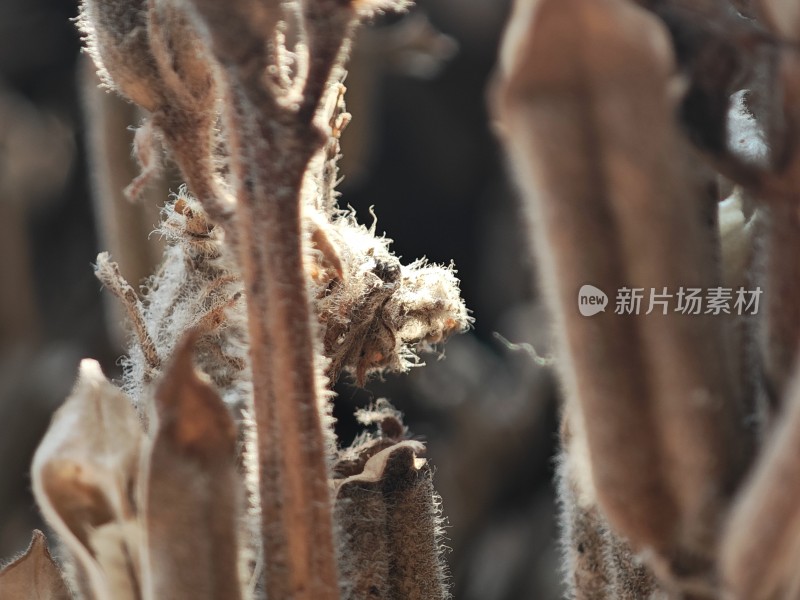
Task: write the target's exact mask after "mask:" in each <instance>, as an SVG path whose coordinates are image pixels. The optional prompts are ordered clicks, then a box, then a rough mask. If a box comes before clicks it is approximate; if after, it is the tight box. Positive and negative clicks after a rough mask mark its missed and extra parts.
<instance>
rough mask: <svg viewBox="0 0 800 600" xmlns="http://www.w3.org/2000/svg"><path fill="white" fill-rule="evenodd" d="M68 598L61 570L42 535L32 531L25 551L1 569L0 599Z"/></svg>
mask: <svg viewBox="0 0 800 600" xmlns="http://www.w3.org/2000/svg"><path fill="white" fill-rule="evenodd" d="M71 597H72V595H71V594H70V593H69V590H68V589H67V586H66V584H65V583H64V578H63V577H62V575H61V570H60V569H59V568H58V566H57V565H56V563H55V562H54V561H53V558H52V557H51V556H50V552H49V551H48V549H47V540H46V539H45V537H44V534H43V533H42V532H41V531H39V530H38V529H37V530H35V531H34V532H33V538H32V539H31V544H30V546H28V549H27V550H26V551H25V554H23V555H22V556H20V557H19V558H18V559H16V560H15V561H14V562H12V563H11V564H9V565H6V567H4V568H3V569H2V570H0V598H3V600H29V599H31V598H36V600H69V599H70V598H71Z"/></svg>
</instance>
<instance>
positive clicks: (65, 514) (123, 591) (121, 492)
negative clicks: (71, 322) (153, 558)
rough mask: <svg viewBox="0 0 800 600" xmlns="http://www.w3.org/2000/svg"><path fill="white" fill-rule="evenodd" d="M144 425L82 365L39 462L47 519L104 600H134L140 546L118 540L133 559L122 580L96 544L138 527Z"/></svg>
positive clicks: (38, 491)
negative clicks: (101, 535) (126, 526)
mask: <svg viewBox="0 0 800 600" xmlns="http://www.w3.org/2000/svg"><path fill="white" fill-rule="evenodd" d="M141 436H142V433H141V425H140V423H139V419H138V416H137V414H136V411H135V410H134V409H133V407H132V406H131V404H130V401H129V400H128V398H127V397H126V396H125V394H124V393H122V391H121V390H119V389H118V388H117V387H116V386H114V385H112V384H111V383H110V382H109V381H108V380H106V378H105V377H104V376H103V373H102V371H101V370H100V365H98V364H97V362H95V361H93V360H84V361H82V362H81V366H80V374H79V377H78V382H77V384H76V385H75V389H74V390H73V392H72V394H71V395H70V397H69V398H68V399H67V401H66V402H65V403H64V405H63V406H62V407H61V408H60V409H59V410H58V411H57V412H56V414H55V416H54V417H53V422H52V423H51V425H50V429H49V430H48V431H47V434H46V435H45V437H44V439H43V440H42V442H41V444H40V445H39V448H38V449H37V451H36V454H35V456H34V459H33V466H32V479H33V491H34V495H35V496H36V500H37V502H38V504H39V507H40V508H41V510H42V513H43V515H44V517H45V519H46V520H47V521H48V523H49V524H50V526H51V527H52V528H53V529H54V530H55V531H56V533H58V535H59V537H60V538H61V539H62V540H63V541H64V543H65V544H66V546H67V548H68V549H69V551H70V553H71V554H72V555H73V556H74V557H75V558H76V559H77V561H78V565H79V568H80V569H82V570H83V575H84V576H85V579H87V580H88V584H89V586H90V587H91V589H92V590H93V592H94V593H95V594H96V595H97V596H99V597H109V594H110V593H111V590H110V588H109V578H111V579H113V580H115V581H127V585H126V586H122V585H115V587H114V594H113V596H114V597H115V598H120V599H122V598H135V597H136V595H137V594H136V591H135V590H137V589H138V583H137V576H136V571H137V566H136V564H135V558H134V557H136V556H137V554H138V551H137V549H136V548H135V541H134V540H129V539H126V538H124V537H120V538H119V539H118V543H119V544H120V545H121V546H122V548H120V550H119V552H121V553H123V554H124V555H125V556H127V557H129V560H128V561H127V563H126V565H125V572H124V573H121V574H120V573H106V572H105V571H104V569H103V566H102V565H101V562H102V560H101V557H99V556H98V553H97V548H95V547H94V546H93V540H92V536H93V535H94V533H95V532H96V530H98V529H99V528H102V527H104V526H109V525H115V524H122V523H127V522H130V521H132V520H133V519H135V507H134V504H133V499H132V496H131V494H132V491H133V489H134V487H135V482H136V478H137V471H138V463H139V447H140V440H141Z"/></svg>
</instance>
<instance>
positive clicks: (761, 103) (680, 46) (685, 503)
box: [494, 0, 800, 600]
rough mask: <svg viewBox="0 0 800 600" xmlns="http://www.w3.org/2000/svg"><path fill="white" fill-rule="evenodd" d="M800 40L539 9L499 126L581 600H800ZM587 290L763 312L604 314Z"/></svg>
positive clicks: (708, 10) (592, 4)
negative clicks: (758, 292)
mask: <svg viewBox="0 0 800 600" xmlns="http://www.w3.org/2000/svg"><path fill="white" fill-rule="evenodd" d="M798 25H800V22H799V21H798V12H797V6H796V3H795V2H790V1H785V0H753V1H747V0H744V1H741V2H735V1H731V2H728V1H727V0H703V1H699V2H698V1H693V2H687V1H684V0H641V1H634V0H530V1H519V2H518V3H517V6H516V10H515V14H514V17H513V18H512V21H511V25H510V27H509V29H508V31H507V34H506V40H505V43H504V47H503V52H502V57H501V66H500V73H499V76H498V82H497V86H496V88H495V95H494V111H495V115H496V116H497V118H498V123H499V127H500V130H501V136H502V137H503V139H504V142H505V144H506V147H507V150H508V153H509V156H510V159H511V164H512V168H513V171H514V173H515V175H516V177H517V180H518V182H519V185H520V188H521V190H522V194H523V196H524V198H525V206H526V212H527V215H528V218H529V221H530V225H531V231H532V234H531V235H532V237H533V238H534V242H535V248H536V254H537V257H538V264H539V267H540V270H541V277H542V287H543V290H544V292H545V294H546V295H547V301H548V304H549V307H550V309H551V314H552V317H553V320H554V333H555V338H556V340H557V342H558V345H559V349H560V358H559V360H558V370H559V371H560V375H561V380H562V382H563V388H564V395H565V398H566V400H565V405H564V408H563V423H562V432H561V444H562V456H561V458H560V461H559V479H560V483H559V494H560V497H561V503H562V517H563V524H562V531H563V552H564V570H565V574H566V579H567V583H568V585H569V587H570V593H569V595H570V597H571V598H581V599H604V598H608V599H612V598H613V599H634V598H637V599H638V598H686V599H689V598H691V599H700V598H725V599H738V600H767V599H778V598H786V599H792V598H798V597H800V585H798V581H800V579H798V576H797V561H798V560H800V555H799V554H798V549H799V548H800V545H798V542H800V536H799V535H798V531H797V523H798V519H797V517H798V507H800V495H798V482H800V471H798V469H800V463H798V452H799V451H800V447H798V443H799V442H798V440H800V422H798V414H799V411H800V390H798V385H800V382H799V381H798V373H800V369H798V359H800V357H798V352H797V349H798V342H800V318H798V315H800V312H799V311H800V293H798V290H799V289H800V288H798V281H800V277H799V276H800V253H798V243H800V217H799V215H800V212H798V204H797V193H798V191H797V190H798V188H797V185H798V179H797V165H798V164H800V163H798V153H797V140H798V139H799V138H798V133H799V132H798V129H797V127H798V112H797V111H798V103H797V90H798V82H800V68H799V65H800V62H798V54H797V40H798V39H800V28H798ZM732 187H733V191H732V192H730V190H731V188H732ZM726 195H729V196H730V197H729V198H728V199H727V200H725V201H724V202H721V203H719V205H718V200H719V199H721V198H725V196H726ZM586 284H590V285H594V286H596V287H597V288H599V289H601V290H605V291H606V292H609V293H613V292H615V291H617V290H621V289H624V288H627V289H628V290H630V289H643V290H657V291H658V292H659V293H660V292H661V291H662V290H665V291H666V290H667V289H669V290H671V291H672V292H673V293H674V292H675V291H676V290H678V289H679V288H700V289H716V288H720V289H723V288H725V287H728V288H733V289H734V290H736V289H737V288H739V287H740V286H745V287H750V288H756V286H760V288H761V289H762V290H763V292H764V295H763V298H762V299H761V307H762V308H763V310H761V311H758V312H757V313H756V314H755V315H747V316H744V315H742V316H740V315H737V314H736V312H735V311H727V313H726V312H725V311H720V312H719V313H718V314H714V312H713V311H703V313H702V314H686V313H685V312H681V311H676V310H674V309H673V310H667V311H663V312H662V310H661V308H660V307H659V308H658V309H656V310H651V311H647V312H648V314H644V313H645V309H646V306H643V310H642V312H641V314H617V313H618V312H624V311H615V310H612V309H609V310H606V311H605V312H599V313H598V314H595V315H594V316H583V315H582V314H581V312H579V310H578V308H579V307H578V299H579V294H580V289H581V287H582V286H583V285H586ZM612 307H613V305H612ZM673 308H674V307H673Z"/></svg>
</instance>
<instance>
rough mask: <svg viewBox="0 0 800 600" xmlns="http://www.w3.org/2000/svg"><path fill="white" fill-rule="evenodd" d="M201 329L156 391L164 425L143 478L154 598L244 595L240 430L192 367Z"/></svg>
mask: <svg viewBox="0 0 800 600" xmlns="http://www.w3.org/2000/svg"><path fill="white" fill-rule="evenodd" d="M195 340H196V335H195V334H189V335H187V336H186V337H185V338H184V339H183V341H182V342H181V343H180V344H179V345H178V348H177V349H176V351H175V354H174V357H173V362H172V365H171V367H170V368H169V369H168V371H167V372H166V374H165V375H164V378H163V380H162V381H161V384H160V386H159V387H158V390H157V391H156V397H155V402H156V409H157V412H158V429H157V431H156V434H155V438H154V440H153V443H152V447H151V448H150V449H149V452H148V455H147V458H146V465H147V467H146V468H147V476H146V480H145V483H144V491H143V497H144V522H145V529H146V536H147V548H146V553H147V557H146V568H145V586H146V587H145V589H146V591H147V593H148V594H149V595H150V597H153V598H192V599H197V600H202V599H203V598H226V599H231V600H235V599H236V598H240V597H241V589H240V582H239V574H238V542H237V523H238V518H239V514H240V510H241V507H242V495H241V493H240V489H239V488H240V482H239V479H238V477H237V474H236V467H235V461H236V429H235V426H234V423H233V419H232V418H231V416H230V414H229V412H228V408H227V407H226V406H225V404H224V403H223V402H222V400H221V399H220V398H219V396H218V394H217V392H216V391H215V390H214V388H213V387H212V386H211V384H210V383H209V382H208V380H207V378H205V377H202V376H200V375H199V374H198V373H197V372H196V371H195V368H194V366H193V364H192V350H193V347H194V343H195Z"/></svg>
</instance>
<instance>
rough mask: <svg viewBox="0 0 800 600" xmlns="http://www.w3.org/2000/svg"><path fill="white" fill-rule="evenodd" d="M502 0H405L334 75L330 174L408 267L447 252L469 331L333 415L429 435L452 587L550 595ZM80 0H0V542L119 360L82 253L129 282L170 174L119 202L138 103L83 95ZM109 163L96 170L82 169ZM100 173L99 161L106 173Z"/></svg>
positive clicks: (24, 524)
mask: <svg viewBox="0 0 800 600" xmlns="http://www.w3.org/2000/svg"><path fill="white" fill-rule="evenodd" d="M509 8H510V6H509V2H508V0H420V1H419V3H418V6H417V8H415V9H414V10H413V11H412V12H411V13H410V14H409V15H407V16H405V17H403V18H398V17H392V18H387V19H384V20H382V21H381V22H379V23H377V24H376V25H375V26H374V27H372V28H369V29H365V30H363V31H362V34H361V35H360V39H359V42H358V43H357V45H356V48H357V49H356V51H355V53H354V57H353V61H352V67H351V70H350V75H349V77H348V80H347V82H346V85H347V87H348V95H347V103H348V109H349V111H350V112H351V113H352V114H353V122H352V124H351V125H350V126H349V128H348V129H347V130H346V132H345V136H344V139H343V152H344V155H345V158H344V161H343V164H342V167H343V174H344V176H345V179H344V182H343V183H342V185H341V187H340V189H341V192H342V197H341V199H340V203H341V204H342V205H347V204H349V205H352V206H353V207H354V208H355V209H356V211H357V214H358V216H359V218H360V220H361V221H362V222H365V223H370V222H371V220H372V217H371V216H370V213H369V207H370V206H373V205H374V206H375V212H376V214H377V217H378V230H379V231H385V232H386V235H387V236H388V237H390V238H392V239H394V240H395V243H394V250H395V252H396V253H397V254H398V255H400V256H402V257H404V261H411V260H413V259H415V258H418V257H421V256H427V257H428V258H429V259H431V260H432V261H436V262H443V263H448V262H449V261H450V260H451V259H452V260H453V261H454V262H455V264H456V266H457V268H458V271H459V276H460V278H461V281H462V292H463V295H464V297H465V299H466V302H467V306H468V307H469V308H470V309H471V310H472V311H473V312H472V315H473V316H474V317H475V327H474V330H473V331H472V332H470V333H469V334H467V335H463V336H459V337H456V338H454V339H452V340H451V341H450V342H449V343H448V344H447V345H446V351H445V357H444V358H441V359H440V358H439V357H437V356H429V357H426V361H427V363H428V365H427V366H425V367H423V368H419V369H415V370H413V371H412V372H411V373H410V374H408V375H403V376H398V377H387V378H386V379H385V380H384V381H375V382H371V383H369V384H368V386H367V389H366V390H360V389H357V388H356V387H355V386H354V385H351V384H348V383H347V382H342V383H340V384H339V385H338V386H337V392H338V397H337V398H336V400H335V414H336V416H337V417H338V419H339V423H338V427H339V434H340V436H341V438H342V440H343V441H344V442H345V443H347V442H348V441H349V439H350V438H352V437H353V435H354V433H355V431H356V429H355V423H354V420H353V418H352V413H353V411H354V410H355V408H357V407H358V406H363V405H365V404H367V403H369V402H371V401H372V400H374V399H375V398H378V397H387V398H389V399H390V400H391V401H392V402H393V403H394V404H395V405H396V406H397V408H399V409H400V410H402V411H403V412H405V413H406V417H407V424H408V425H409V427H410V429H411V431H412V432H413V433H414V434H415V435H416V437H418V438H420V439H423V440H425V441H426V442H427V443H428V448H429V450H428V456H429V458H430V460H431V461H432V463H433V464H434V466H435V469H436V474H435V484H436V487H437V489H438V490H439V492H440V493H441V495H442V498H443V504H444V512H445V515H446V516H447V519H448V529H447V534H448V538H449V539H448V546H449V547H450V548H452V550H451V551H450V553H449V555H448V561H449V563H450V569H451V573H452V578H453V583H454V595H455V598H456V599H458V600H462V599H463V600H473V599H475V600H477V599H480V600H510V599H518V598H537V599H541V600H550V599H556V598H559V597H560V594H561V588H560V575H559V572H558V562H559V561H558V553H557V548H556V545H555V540H556V535H557V524H556V507H555V502H554V498H553V490H552V484H551V480H552V471H553V461H554V452H555V441H556V433H555V432H556V429H557V425H556V423H557V407H556V398H555V395H556V390H555V385H554V381H553V377H552V373H551V371H550V370H549V369H548V368H546V367H542V366H539V365H537V364H536V362H535V361H534V360H533V359H532V357H531V356H530V354H529V353H527V352H525V351H524V350H521V349H510V348H508V347H507V346H506V345H504V344H503V343H501V342H500V341H499V340H498V339H497V337H496V336H495V333H499V334H500V335H501V336H502V337H503V338H505V339H508V340H510V341H512V342H528V343H531V344H533V346H534V347H535V348H536V350H537V351H538V352H539V353H540V354H543V355H546V354H547V353H548V351H549V350H548V339H547V332H546V327H545V319H544V318H543V313H542V310H541V307H540V306H539V303H538V298H537V293H536V285H535V282H536V274H535V272H534V269H533V265H532V261H531V258H530V256H531V253H530V249H529V248H528V246H527V242H526V239H525V236H524V230H523V229H522V227H523V225H522V218H521V213H520V210H519V207H518V205H517V200H516V198H515V194H514V189H513V185H511V183H510V182H509V180H508V177H507V173H506V170H505V168H504V163H503V159H502V155H501V153H500V151H499V148H498V144H497V142H496V140H495V139H494V137H493V134H492V132H491V126H490V121H489V117H488V114H487V109H486V89H487V85H488V83H489V81H490V78H491V73H492V68H493V65H494V62H495V58H496V53H497V49H498V44H499V39H500V36H501V33H502V30H503V26H504V23H505V20H506V18H507V14H508V11H509ZM76 14H77V1H65V0H0V228H2V229H0V557H4V558H8V557H10V556H11V555H12V554H14V553H15V552H18V551H20V550H22V549H24V548H25V547H26V546H27V544H28V541H29V540H30V531H31V529H32V528H34V527H42V524H41V521H40V519H39V516H38V512H37V510H36V507H35V505H34V502H33V500H32V498H31V495H30V480H29V477H28V468H29V465H30V461H31V457H32V455H33V452H34V450H35V448H36V445H37V443H38V441H39V439H40V438H41V436H42V435H43V434H44V431H45V430H46V428H47V424H48V421H49V418H50V415H51V414H52V412H53V410H55V409H56V408H57V407H58V406H59V405H60V403H61V402H62V401H63V399H64V398H65V397H66V395H67V394H68V392H69V390H70V388H71V386H72V384H73V381H74V377H75V373H76V368H77V364H78V361H79V360H80V359H81V358H82V357H93V358H96V359H98V360H99V361H100V362H101V364H102V365H103V368H104V370H105V372H106V374H108V375H109V376H111V377H114V376H117V375H119V366H118V358H119V357H120V356H121V355H122V354H123V352H124V341H125V340H124V334H123V333H122V332H123V331H124V330H123V329H122V326H121V325H120V322H121V314H120V312H119V311H118V309H117V308H116V307H115V306H114V304H113V302H112V301H111V300H110V298H107V297H106V294H104V293H102V292H101V287H100V284H99V283H98V282H97V281H96V280H95V279H94V276H93V274H92V268H91V264H92V263H93V262H94V259H95V256H96V255H97V252H98V251H100V250H105V249H108V250H110V251H111V253H112V257H113V258H114V259H116V260H119V261H120V263H121V266H122V269H123V274H125V275H126V277H127V278H128V279H129V280H130V281H132V282H133V281H138V280H139V279H141V278H142V277H145V276H146V275H148V274H149V273H150V272H151V271H152V269H153V268H154V266H155V264H156V262H157V260H158V256H159V253H160V247H159V241H158V239H156V238H155V237H152V238H149V239H148V234H149V233H150V232H151V231H152V230H153V229H154V226H155V224H156V222H157V219H158V207H159V205H162V204H163V202H164V201H165V200H166V198H167V194H168V193H169V191H170V190H172V191H175V190H176V189H177V185H178V183H179V180H178V179H177V178H175V177H174V174H173V176H172V178H171V177H170V176H169V174H168V176H167V178H166V179H165V181H164V182H162V183H160V184H157V185H155V186H153V187H152V189H151V190H149V191H148V193H147V196H148V198H147V199H146V200H145V203H146V205H147V206H149V209H146V210H143V209H142V208H141V207H133V206H130V205H127V204H126V203H125V201H124V200H123V199H122V188H123V187H124V186H125V185H127V184H128V183H129V182H130V180H131V179H132V178H133V177H134V176H135V175H136V174H137V172H138V170H137V167H136V165H135V162H134V161H133V159H131V157H130V144H131V142H132V139H133V134H132V132H131V131H130V130H129V127H130V126H132V125H135V124H137V123H138V122H139V121H140V119H141V117H142V115H139V114H137V112H136V111H135V110H134V109H133V107H131V106H129V105H127V104H125V103H124V102H122V101H120V100H118V99H116V98H115V97H113V96H112V95H109V94H105V93H103V92H100V91H98V90H96V88H95V81H94V78H93V77H94V76H93V70H92V69H91V68H90V67H89V66H88V65H87V64H86V57H85V56H82V55H81V54H80V51H79V48H80V40H79V36H78V33H77V31H76V29H75V26H74V24H73V23H72V22H71V19H72V18H74V17H75V16H76ZM103 161H108V162H110V163H113V164H114V165H115V168H114V169H111V170H110V171H108V172H110V173H111V176H106V175H104V174H103V173H105V170H101V169H97V168H94V169H93V168H91V167H90V164H92V165H98V164H100V163H102V162H103ZM101 171H102V172H101Z"/></svg>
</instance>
